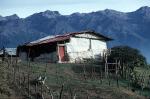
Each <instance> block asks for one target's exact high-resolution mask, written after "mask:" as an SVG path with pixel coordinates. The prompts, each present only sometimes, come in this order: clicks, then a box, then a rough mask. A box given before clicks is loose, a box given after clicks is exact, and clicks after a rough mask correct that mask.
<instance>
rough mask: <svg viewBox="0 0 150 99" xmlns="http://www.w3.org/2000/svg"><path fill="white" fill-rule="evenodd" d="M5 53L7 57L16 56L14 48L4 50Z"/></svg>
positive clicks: (0, 53)
mask: <svg viewBox="0 0 150 99" xmlns="http://www.w3.org/2000/svg"><path fill="white" fill-rule="evenodd" d="M5 52H6V53H7V54H9V55H16V48H5ZM0 55H3V50H0Z"/></svg>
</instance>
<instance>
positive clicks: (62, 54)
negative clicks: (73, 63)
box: [58, 46, 65, 62]
mask: <svg viewBox="0 0 150 99" xmlns="http://www.w3.org/2000/svg"><path fill="white" fill-rule="evenodd" d="M58 54H59V61H60V62H64V61H65V46H58Z"/></svg>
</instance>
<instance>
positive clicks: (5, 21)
mask: <svg viewBox="0 0 150 99" xmlns="http://www.w3.org/2000/svg"><path fill="white" fill-rule="evenodd" d="M85 30H94V31H96V32H99V33H102V34H104V35H106V36H108V37H111V38H113V39H114V40H113V41H111V42H109V43H108V46H109V47H113V46H117V45H128V46H131V47H133V48H137V49H139V50H140V51H141V52H142V54H143V55H144V56H145V57H146V58H147V60H148V61H149V62H150V52H149V51H150V44H149V42H150V7H148V6H144V7H141V8H139V9H137V10H136V11H133V12H119V11H115V10H111V9H105V10H101V11H96V12H91V13H73V14H70V15H61V14H60V13H59V12H58V11H50V10H46V11H44V12H40V13H35V14H33V15H30V16H28V17H26V18H19V17H18V16H17V15H16V14H14V15H11V16H5V17H3V16H0V48H1V47H3V46H5V47H17V46H18V45H21V44H24V43H26V42H30V41H33V40H36V39H39V38H41V37H45V36H48V35H58V34H63V33H66V32H76V31H85Z"/></svg>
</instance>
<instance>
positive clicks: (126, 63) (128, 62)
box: [108, 46, 147, 75]
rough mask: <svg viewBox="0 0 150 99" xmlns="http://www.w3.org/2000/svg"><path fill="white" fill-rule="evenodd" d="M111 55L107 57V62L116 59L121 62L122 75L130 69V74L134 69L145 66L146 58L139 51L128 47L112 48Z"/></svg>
mask: <svg viewBox="0 0 150 99" xmlns="http://www.w3.org/2000/svg"><path fill="white" fill-rule="evenodd" d="M111 50H112V52H111V55H110V56H109V58H108V59H109V61H112V60H114V59H118V60H120V62H121V70H122V75H123V73H124V72H127V69H130V71H131V72H132V71H133V70H134V67H137V66H146V65H147V62H146V58H145V57H144V56H143V55H142V54H141V53H140V51H139V50H137V49H135V48H131V47H129V46H116V47H113V48H112V49H111Z"/></svg>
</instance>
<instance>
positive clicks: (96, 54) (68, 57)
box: [17, 31, 112, 63]
mask: <svg viewBox="0 0 150 99" xmlns="http://www.w3.org/2000/svg"><path fill="white" fill-rule="evenodd" d="M110 40H112V39H111V38H108V37H106V36H104V35H101V34H100V33H96V32H93V31H83V32H74V33H67V34H63V35H56V36H47V37H45V38H42V39H39V40H36V41H33V42H30V43H27V44H24V45H21V46H18V48H17V53H18V55H19V57H20V58H21V59H22V60H27V59H31V60H32V61H46V62H59V63H66V62H67V63H74V62H77V61H83V60H84V59H90V58H92V59H99V58H101V57H103V51H104V50H106V49H107V41H110Z"/></svg>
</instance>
